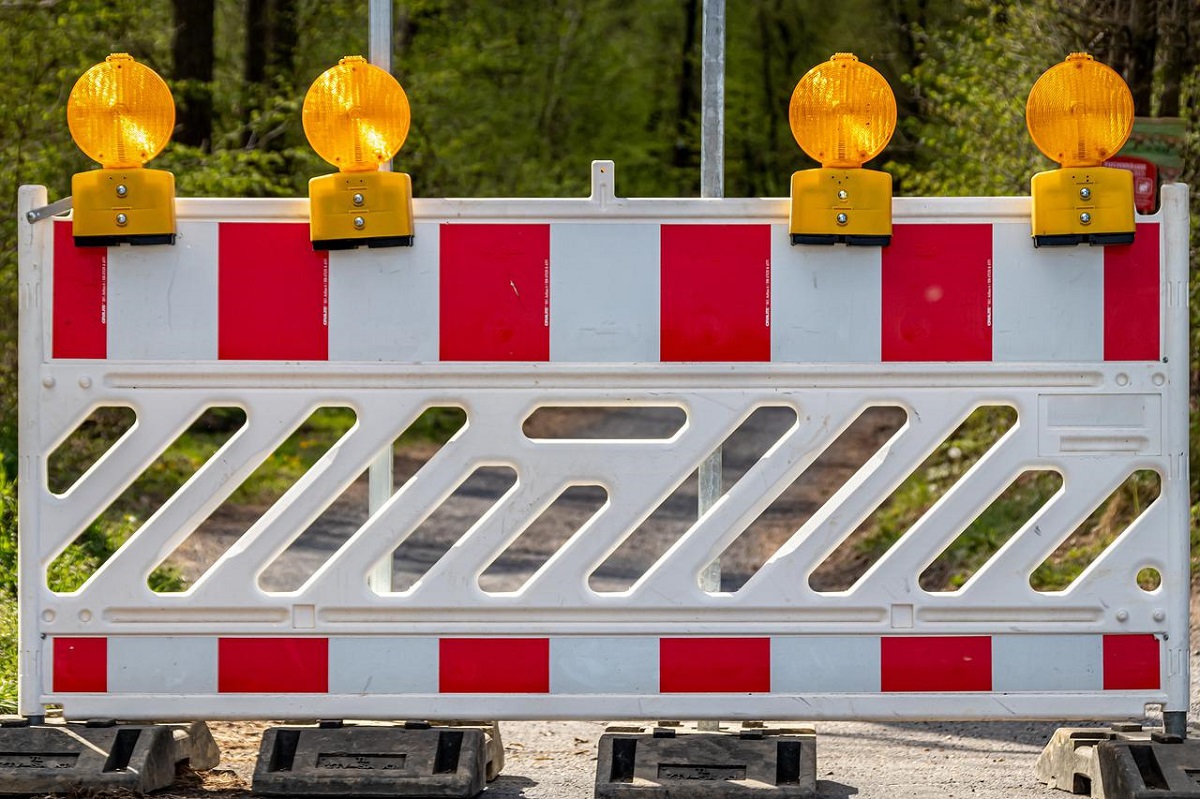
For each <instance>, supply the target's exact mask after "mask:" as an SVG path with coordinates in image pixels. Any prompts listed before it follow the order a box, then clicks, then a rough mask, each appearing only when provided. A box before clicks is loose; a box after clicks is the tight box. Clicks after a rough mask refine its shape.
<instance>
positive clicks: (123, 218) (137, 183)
mask: <svg viewBox="0 0 1200 799" xmlns="http://www.w3.org/2000/svg"><path fill="white" fill-rule="evenodd" d="M67 126H68V127H69V128H70V131H71V138H72V139H74V140H75V143H76V144H77V145H78V146H79V149H81V150H83V152H84V153H85V154H86V155H87V156H88V157H89V158H91V159H92V160H93V161H97V162H99V163H100V166H101V168H100V169H94V170H92V171H90V172H80V173H78V174H76V175H74V176H73V177H72V178H71V195H72V206H73V209H74V213H73V218H72V223H71V226H72V231H71V232H72V235H73V236H74V238H75V245H76V246H79V247H110V246H115V245H118V244H174V243H175V176H174V175H172V174H171V173H170V172H165V171H163V170H159V169H146V168H144V167H143V166H142V165H143V164H145V163H146V162H147V161H149V160H150V159H151V158H153V157H154V156H156V155H158V153H159V152H161V151H162V149H163V147H165V146H166V144H167V142H168V141H169V140H170V138H171V132H172V131H173V130H174V128H175V102H174V101H173V100H172V99H171V90H170V89H168V88H167V84H166V83H165V82H164V81H163V79H162V78H161V77H159V75H158V73H156V72H155V71H154V70H152V69H150V68H149V67H147V66H145V65H144V64H139V63H138V62H137V61H135V60H134V59H133V58H132V57H131V56H129V55H127V54H125V53H113V54H112V55H110V56H109V57H108V58H107V59H105V61H104V63H102V64H97V65H95V66H94V67H92V68H91V69H89V70H88V71H87V72H85V73H83V75H82V76H81V77H80V78H79V80H78V81H76V83H75V86H74V88H72V89H71V94H70V96H69V97H68V98H67Z"/></svg>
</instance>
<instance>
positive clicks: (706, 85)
mask: <svg viewBox="0 0 1200 799" xmlns="http://www.w3.org/2000/svg"><path fill="white" fill-rule="evenodd" d="M702 39H703V45H702V47H703V50H702V54H703V55H702V63H701V72H700V85H701V99H700V196H701V197H706V198H720V197H724V196H725V0H704V29H703V35H702ZM699 477H700V480H699V483H700V485H699V489H698V491H699V503H698V504H699V508H698V510H699V513H700V515H701V516H703V515H704V514H705V513H707V512H708V510H709V508H711V507H712V506H713V505H715V504H716V502H717V500H718V499H720V497H721V448H720V447H717V449H716V450H715V451H714V452H713V453H712V454H711V455H709V456H708V457H707V458H705V459H704V462H703V463H701V464H700V476H699ZM700 588H701V590H703V591H720V590H721V561H720V560H719V559H718V560H714V561H713V562H712V563H710V564H709V565H708V566H707V567H706V568H705V569H704V571H703V572H701V574H700ZM698 728H699V729H700V730H702V731H706V732H716V731H718V730H719V729H720V722H718V721H701V722H700V723H699V724H698Z"/></svg>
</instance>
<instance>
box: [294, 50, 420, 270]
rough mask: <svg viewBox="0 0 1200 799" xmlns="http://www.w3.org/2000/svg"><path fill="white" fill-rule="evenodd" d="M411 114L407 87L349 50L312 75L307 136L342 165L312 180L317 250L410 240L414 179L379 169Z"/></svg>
mask: <svg viewBox="0 0 1200 799" xmlns="http://www.w3.org/2000/svg"><path fill="white" fill-rule="evenodd" d="M410 120H411V117H410V110H409V105H408V97H407V96H406V95H405V94H404V89H403V88H401V86H400V84H399V83H397V82H396V79H395V78H393V77H392V76H391V75H390V74H388V73H387V72H386V71H384V70H382V69H380V68H379V67H377V66H374V65H373V64H370V63H368V62H367V60H366V59H364V58H363V57H362V56H346V57H345V58H343V59H341V60H340V61H339V62H338V64H337V66H335V67H331V68H330V69H328V70H326V71H325V72H323V73H322V74H321V75H320V76H319V77H318V78H317V79H316V80H315V81H313V84H312V86H310V87H309V90H308V93H307V94H306V95H305V97H304V109H303V121H304V135H305V136H307V137H308V142H309V144H311V145H312V148H313V149H314V150H316V151H317V154H318V155H320V156H321V157H322V158H323V159H325V160H326V161H328V162H329V163H330V164H332V165H333V166H336V167H337V168H338V172H337V173H336V174H332V175H322V176H320V177H316V178H313V179H312V180H310V181H309V182H308V197H309V205H310V230H309V232H310V236H311V238H312V244H313V249H315V250H343V249H351V248H354V247H362V246H366V247H404V246H411V245H412V243H413V222H412V217H413V213H412V179H411V178H410V177H409V176H408V175H407V174H405V173H403V172H382V171H380V167H381V166H383V165H384V164H387V163H389V162H390V161H391V160H392V158H393V157H394V156H395V155H396V153H397V152H398V151H399V150H400V147H401V145H403V144H404V140H405V138H406V137H407V136H408V128H409V124H410Z"/></svg>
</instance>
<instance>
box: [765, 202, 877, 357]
mask: <svg viewBox="0 0 1200 799" xmlns="http://www.w3.org/2000/svg"><path fill="white" fill-rule="evenodd" d="M880 252H881V248H880V247H844V246H835V247H823V246H817V245H803V244H801V245H795V246H793V245H792V243H791V234H790V233H789V232H788V226H787V225H772V226H771V360H773V361H787V362H797V363H804V362H839V361H841V362H849V363H863V362H865V363H878V362H879V359H880V325H881V319H880V311H881V308H882V304H883V299H882V297H881V291H882V287H881V274H880V270H881V258H882V256H881V254H880Z"/></svg>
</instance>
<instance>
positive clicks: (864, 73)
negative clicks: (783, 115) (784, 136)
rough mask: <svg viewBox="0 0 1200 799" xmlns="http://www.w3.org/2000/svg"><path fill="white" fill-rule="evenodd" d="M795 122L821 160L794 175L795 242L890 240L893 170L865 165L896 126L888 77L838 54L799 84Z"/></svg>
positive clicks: (791, 113) (791, 115) (800, 138)
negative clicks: (817, 164)
mask: <svg viewBox="0 0 1200 799" xmlns="http://www.w3.org/2000/svg"><path fill="white" fill-rule="evenodd" d="M788 121H789V124H790V126H791V129H792V135H793V136H795V137H796V142H797V143H798V144H799V145H800V148H801V149H802V150H804V152H805V153H807V154H808V155H809V157H811V158H812V159H813V160H815V161H817V162H818V163H820V164H821V168H820V169H806V170H803V171H800V172H796V173H795V174H793V175H792V190H791V196H792V210H791V220H790V224H789V231H790V234H791V242H792V244H837V243H844V244H849V245H863V246H887V245H888V244H890V243H891V240H892V176H891V175H889V174H887V173H886V172H878V171H875V170H870V169H863V168H862V165H863V164H864V163H866V162H867V161H870V160H871V159H872V158H874V157H875V156H877V155H879V153H881V152H882V151H883V148H884V147H886V146H887V143H888V141H890V140H891V137H892V133H893V132H894V131H895V129H896V98H895V96H894V95H893V94H892V89H891V87H890V86H888V83H887V81H886V80H884V77H883V76H882V75H880V74H879V73H878V72H876V71H875V70H874V69H872V68H871V67H869V66H867V65H866V64H863V63H861V62H860V61H859V60H858V59H857V58H856V57H855V56H853V55H851V54H850V53H837V54H835V55H834V56H833V57H832V58H831V59H829V60H828V61H826V62H825V63H823V64H819V65H817V66H815V67H813V68H812V69H811V70H809V71H808V72H807V73H806V74H805V75H804V77H803V78H801V79H800V82H799V83H797V84H796V88H795V90H794V91H793V92H792V100H791V104H790V106H789V109H788Z"/></svg>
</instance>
